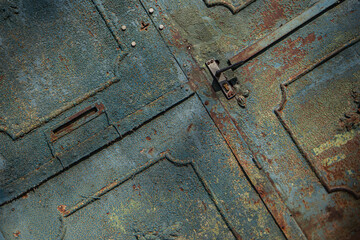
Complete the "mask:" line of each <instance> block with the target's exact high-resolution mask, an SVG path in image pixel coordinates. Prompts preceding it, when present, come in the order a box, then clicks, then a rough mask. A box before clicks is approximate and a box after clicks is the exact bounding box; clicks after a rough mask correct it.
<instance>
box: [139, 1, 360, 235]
mask: <svg viewBox="0 0 360 240" xmlns="http://www.w3.org/2000/svg"><path fill="white" fill-rule="evenodd" d="M143 2H145V3H146V4H145V5H146V7H147V8H149V7H154V6H155V7H156V9H157V11H156V12H155V13H154V14H152V19H153V21H154V23H155V24H156V25H158V24H159V23H162V24H164V25H165V29H164V30H163V31H161V34H162V36H164V38H165V40H166V41H167V43H168V45H169V47H170V49H171V50H172V52H173V54H174V55H175V56H176V57H177V59H178V61H179V63H180V64H182V66H183V69H184V71H186V72H187V73H188V74H189V79H190V81H191V82H192V86H194V89H196V90H197V92H198V94H199V96H200V97H201V99H202V101H203V103H204V105H205V107H206V108H207V109H208V110H209V113H210V115H211V116H212V118H213V119H214V121H215V123H216V124H217V126H218V127H219V129H220V130H221V132H222V133H223V134H224V137H225V139H226V140H227V141H228V144H229V145H230V146H231V147H232V150H233V151H234V153H235V154H237V159H238V161H239V162H240V163H241V166H242V167H243V168H244V171H245V172H246V173H247V174H248V177H249V179H251V181H252V183H253V184H254V186H255V188H256V189H257V191H258V192H259V194H260V196H262V199H263V201H264V202H265V203H266V204H267V207H268V208H269V211H270V212H271V213H272V215H273V216H274V218H275V219H276V220H277V222H278V224H279V225H280V226H281V228H282V229H283V230H284V234H285V235H286V236H287V237H288V238H298V237H299V236H300V235H301V234H300V235H299V232H297V231H296V230H294V228H295V229H296V223H295V224H294V222H293V220H292V217H291V215H288V216H287V215H286V214H287V208H289V210H290V212H291V214H292V216H293V217H295V218H296V222H297V223H298V224H299V225H300V227H301V229H302V230H303V231H304V233H305V235H306V237H308V238H309V239H346V238H354V239H356V236H357V234H358V232H359V227H358V226H359V221H358V218H357V216H358V215H359V202H358V200H356V199H355V198H354V196H353V195H348V194H347V192H338V193H330V192H329V191H327V189H326V186H324V185H322V184H321V182H320V181H319V178H318V177H317V176H316V172H314V168H312V166H311V165H310V164H309V161H308V159H306V157H305V158H304V155H303V154H302V151H301V150H300V149H301V148H299V146H296V145H295V144H294V142H293V138H292V137H291V136H290V135H289V134H288V132H286V131H285V130H284V127H283V125H282V123H281V122H280V121H279V119H278V118H277V116H276V114H275V113H274V110H276V109H278V107H277V106H276V105H277V103H281V99H282V92H281V90H280V86H281V84H282V83H284V82H286V81H287V80H289V79H290V80H291V79H293V78H294V77H296V76H298V75H299V74H301V73H306V72H307V71H308V70H309V69H310V70H311V69H312V68H313V67H314V65H317V63H318V62H319V61H323V60H324V58H325V59H326V58H327V56H328V55H329V54H331V53H332V52H334V51H337V50H338V49H341V48H343V46H344V45H346V44H349V43H350V42H352V41H354V39H356V38H357V37H358V33H359V32H360V31H359V24H358V20H357V19H359V9H360V7H359V3H358V2H357V1H351V0H349V1H345V2H343V3H341V4H340V5H338V6H336V7H334V8H332V9H330V10H329V11H328V12H327V13H324V14H323V15H321V16H319V17H318V18H317V19H312V21H310V22H308V23H307V25H305V26H303V27H302V28H300V29H298V30H297V31H296V32H294V33H292V34H291V35H290V36H289V37H287V38H285V39H283V40H282V41H281V42H279V43H278V44H276V45H275V46H273V47H271V48H269V50H268V51H266V52H264V53H262V54H261V55H259V56H258V57H257V58H255V59H253V60H251V61H250V62H249V63H247V64H245V65H244V66H243V67H242V68H239V69H238V70H237V71H236V73H235V76H237V77H238V79H239V82H240V84H239V85H238V89H239V91H243V90H250V97H249V98H248V102H247V108H245V109H240V108H239V106H238V105H237V104H236V101H235V100H233V101H228V100H225V98H224V96H222V93H218V94H217V97H219V98H220V99H221V100H222V104H223V106H224V107H225V108H222V106H221V105H219V104H218V102H217V101H216V100H214V97H216V96H214V95H213V94H212V93H211V89H209V87H208V85H206V82H205V81H204V80H203V79H202V77H201V74H198V73H195V72H196V71H200V69H197V66H196V64H195V65H193V62H192V59H190V58H189V57H188V56H187V55H186V53H189V54H191V55H192V56H193V57H194V59H195V60H196V62H197V64H199V65H201V66H203V65H202V64H203V63H204V62H205V61H206V60H207V59H211V58H215V59H220V60H222V61H220V62H225V61H226V59H227V58H231V57H232V56H233V55H234V54H236V53H238V52H239V51H240V50H241V49H245V48H246V47H248V46H250V45H251V43H252V42H253V41H254V40H255V41H256V40H257V39H261V38H262V37H264V36H265V35H267V34H269V33H271V31H272V30H275V29H277V28H278V27H279V26H280V25H281V24H283V23H286V21H288V20H290V19H292V18H294V17H296V16H297V15H299V14H300V13H301V12H303V11H305V10H306V8H307V6H308V7H310V6H311V4H312V3H310V2H303V1H301V2H300V1H299V2H295V1H294V2H293V1H289V2H285V1H282V2H279V1H266V2H261V4H263V5H264V6H263V7H261V6H260V3H259V1H256V2H254V3H253V4H251V5H249V6H248V7H247V8H245V9H244V10H242V11H240V12H239V13H237V14H236V15H231V14H229V12H228V11H226V10H223V9H222V8H221V7H213V8H205V7H204V6H203V5H202V4H201V3H198V2H196V3H195V2H189V1H183V2H177V1H157V3H156V4H155V3H153V2H150V1H143ZM256 4H259V5H258V6H257V5H256ZM277 4H279V5H277ZM307 4H308V5H307ZM194 5H196V7H193V6H194ZM275 5H276V6H277V8H274V6H275ZM306 5H307V6H306ZM254 6H257V7H258V8H257V9H259V11H260V12H262V11H263V12H262V13H264V14H255V16H254V15H252V14H251V13H254V10H253V9H252V7H254ZM254 8H255V7H254ZM274 9H276V10H274ZM284 13H287V14H284ZM195 16H196V17H195ZM240 16H241V17H240ZM185 19H194V20H192V21H191V22H189V21H185ZM241 23H244V24H241ZM244 26H246V29H245V27H244ZM248 28H249V29H251V30H252V31H253V32H252V33H253V34H251V33H250V32H248V31H247V29H248ZM235 32H236V35H235ZM235 36H236V37H235ZM243 38H245V39H243ZM236 49H237V50H236ZM350 51H351V50H350ZM352 51H354V50H352ZM346 57H347V56H345V57H343V58H346ZM345 65H346V66H347V67H349V66H351V64H346V63H345ZM192 70H193V71H192ZM230 73H231V72H230ZM326 76H328V75H326ZM355 78H356V79H358V78H357V77H356V76H355ZM208 79H212V77H211V76H210V74H208ZM324 82H326V81H325V80H324ZM328 82H329V84H330V82H331V81H328ZM347 88H349V87H347ZM289 90H291V87H289ZM305 90H307V89H305ZM305 90H304V91H303V92H304V93H302V92H299V93H298V94H299V96H300V93H301V94H305ZM341 91H346V90H341ZM294 94H295V93H294ZM347 96H348V97H349V100H348V101H349V102H348V103H347V104H348V107H347V108H349V105H350V104H354V103H353V99H352V97H351V91H347ZM329 97H332V96H329ZM309 98H310V97H309ZM332 98H333V99H332V100H331V101H330V100H329V101H328V102H325V101H324V103H323V104H324V105H327V107H325V106H323V107H325V108H326V109H328V110H329V111H330V110H331V109H332V108H331V103H332V102H334V101H336V98H335V97H332ZM299 101H300V100H299ZM339 104H340V105H341V104H342V105H341V106H342V107H343V109H342V110H343V113H346V112H347V111H349V110H348V109H346V106H344V104H343V103H337V106H339ZM353 106H355V105H353ZM297 107H298V106H297ZM308 108H310V107H308ZM311 108H313V109H312V110H311V111H315V112H316V111H317V112H319V111H321V110H320V109H321V106H317V105H315V106H314V105H311ZM336 111H339V110H336ZM284 112H286V111H284ZM350 112H351V113H355V112H356V110H350ZM298 113H300V111H299V112H298ZM338 113H339V112H338ZM338 113H335V114H333V113H332V112H331V113H329V112H326V113H325V114H326V115H329V116H332V115H336V118H335V119H332V121H338V122H337V126H339V122H341V123H340V125H341V124H342V125H344V121H345V120H340V117H338V115H339V114H338ZM227 114H229V116H230V117H227ZM287 114H288V115H287V116H292V117H293V118H295V117H296V118H298V117H300V116H295V115H293V114H291V112H287ZM353 116H354V115H351V116H350V118H351V119H354V117H353ZM314 117H315V116H314ZM347 119H349V117H348V118H347ZM319 121H321V120H319ZM347 121H349V120H347ZM354 121H355V120H352V122H350V125H352V126H354V124H353V122H354ZM306 122H307V123H308V124H309V125H310V126H307V127H308V128H311V129H317V128H320V126H321V127H322V129H321V131H326V129H327V130H328V131H329V132H328V133H327V135H326V136H327V138H328V139H329V138H331V137H334V136H335V135H336V133H334V128H333V127H334V126H332V127H331V128H329V126H327V125H325V124H326V122H324V125H320V126H318V125H319V124H316V122H314V121H312V122H309V120H307V121H306ZM345 123H346V122H345ZM232 124H235V127H236V128H234V127H233V126H232ZM303 124H305V123H303ZM303 124H301V125H302V126H303V127H304V125H303ZM299 127H300V126H299ZM235 129H236V130H237V131H238V132H237V133H236V132H234V130H235ZM293 130H296V128H294V129H293ZM297 132H298V131H297ZM302 134H303V133H302ZM331 134H333V135H332V136H331ZM316 137H317V139H319V138H320V137H321V136H316ZM324 137H325V136H324ZM304 139H306V138H304ZM242 141H245V142H247V143H248V144H249V146H250V150H247V149H244V147H243V146H241V145H239V143H241V142H242ZM306 141H307V142H303V143H305V144H307V145H308V146H311V145H310V144H309V143H311V141H309V140H306ZM315 141H318V140H315ZM351 141H352V142H351V143H352V146H353V147H352V148H351V149H352V150H350V151H353V154H355V155H354V156H356V153H357V152H358V147H359V144H358V143H356V141H357V140H356V137H355V139H353V140H351ZM324 142H326V141H324ZM349 144H350V142H349ZM300 147H301V146H300ZM331 151H333V152H335V151H336V150H330V152H331ZM341 151H349V150H346V148H343V149H342V150H341ZM330 152H329V153H330ZM244 153H246V154H244ZM329 153H327V154H329ZM247 154H248V155H247ZM249 156H253V157H254V158H253V161H252V159H251V157H249ZM354 156H349V158H352V157H354ZM323 157H324V158H325V156H323ZM354 159H356V157H354ZM357 164H358V163H354V162H353V163H352V165H351V168H356V166H357ZM257 168H259V169H260V170H259V169H257ZM342 169H343V170H344V168H339V170H340V171H339V174H340V173H341V171H343V170H342ZM357 171H358V170H357ZM261 173H263V174H266V175H267V176H268V180H266V179H265V180H264V178H263V177H262V174H261ZM343 173H344V171H343ZM334 174H336V173H334ZM341 174H342V173H341ZM348 174H351V172H349V173H348ZM354 176H355V175H354ZM354 179H355V180H354V181H356V177H355V178H354ZM344 180H345V179H341V176H340V177H338V180H335V181H340V182H341V181H344ZM267 181H269V182H271V183H272V184H273V185H274V186H275V187H276V192H274V190H273V188H272V187H271V186H269V182H267ZM335 181H334V183H335ZM345 181H346V180H345ZM349 183H353V182H352V180H351V181H349ZM336 184H339V182H338V183H336ZM356 184H358V181H357V182H356ZM328 190H329V189H328ZM279 195H280V198H279ZM282 200H283V202H284V203H285V204H286V206H285V205H281V204H279V203H281V202H282ZM282 214H284V216H286V217H284V216H281V215H282Z"/></svg>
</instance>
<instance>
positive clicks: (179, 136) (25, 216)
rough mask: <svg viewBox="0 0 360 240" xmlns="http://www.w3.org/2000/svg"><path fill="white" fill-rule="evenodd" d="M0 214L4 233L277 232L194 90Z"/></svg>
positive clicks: (208, 235) (270, 235) (206, 235)
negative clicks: (165, 110) (190, 95)
mask: <svg viewBox="0 0 360 240" xmlns="http://www.w3.org/2000/svg"><path fill="white" fill-rule="evenodd" d="M134 143H136V144H134ZM68 213H71V214H68ZM0 216H2V217H1V218H0V230H1V231H2V232H3V233H4V236H5V237H6V238H9V239H12V238H14V235H13V234H14V233H19V236H20V237H22V238H25V239H31V238H37V239H43V238H55V239H58V238H62V239H89V238H113V239H124V238H125V239H144V238H145V239H151V238H155V237H158V238H160V236H163V237H165V238H167V239H171V237H169V235H173V234H175V235H176V237H174V236H172V237H174V238H175V239H176V238H178V239H215V238H216V239H240V238H239V237H237V238H235V236H234V235H236V236H238V235H239V236H241V238H244V239H284V237H283V235H282V233H281V230H280V229H279V227H278V226H277V225H276V223H275V221H274V220H273V218H272V217H271V215H270V214H269V213H268V211H267V209H266V207H265V205H264V204H263V203H262V201H261V199H260V198H259V196H258V194H257V193H256V192H255V190H254V189H253V187H252V186H251V184H250V183H249V181H248V180H247V178H246V176H245V175H244V173H243V172H242V170H241V168H240V166H239V165H238V163H237V161H236V159H235V158H234V156H233V154H232V152H231V150H230V149H229V148H228V147H227V145H226V142H225V141H224V139H223V138H222V135H221V134H220V133H219V131H218V130H217V128H216V127H215V125H214V124H213V122H212V120H211V118H210V117H209V115H208V113H207V112H206V110H205V109H204V108H203V106H202V104H201V102H200V100H199V99H198V98H197V97H196V96H193V97H191V98H189V99H188V100H186V101H185V102H183V103H182V104H180V105H178V106H176V107H174V108H172V109H171V110H169V111H168V112H166V113H165V114H163V115H162V116H159V117H158V118H156V119H154V120H153V121H151V122H150V123H148V124H146V125H144V126H143V127H141V128H139V129H138V130H137V131H135V132H134V133H132V134H130V135H128V136H126V137H125V138H123V139H122V140H121V141H118V142H116V143H114V144H112V145H111V146H109V147H107V148H106V149H103V150H102V151H100V152H98V153H97V154H94V155H93V156H91V157H90V158H88V159H86V160H85V161H82V162H80V163H79V164H77V165H76V166H74V167H72V168H70V169H69V170H68V171H66V172H63V173H62V174H59V175H58V176H56V177H54V178H52V179H50V180H49V181H47V182H46V183H44V184H42V185H41V186H40V187H38V188H36V189H35V190H34V191H32V192H29V193H28V194H27V195H25V196H23V197H22V198H20V199H18V200H15V201H13V202H11V203H8V204H6V205H4V206H2V207H1V208H0Z"/></svg>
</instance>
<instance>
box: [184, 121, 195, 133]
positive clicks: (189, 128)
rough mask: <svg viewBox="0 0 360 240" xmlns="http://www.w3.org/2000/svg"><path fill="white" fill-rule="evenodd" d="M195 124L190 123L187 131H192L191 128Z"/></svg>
mask: <svg viewBox="0 0 360 240" xmlns="http://www.w3.org/2000/svg"><path fill="white" fill-rule="evenodd" d="M193 126H194V124H192V123H191V124H190V125H189V126H188V127H187V129H186V131H188V132H190V130H191V128H192V127H193Z"/></svg>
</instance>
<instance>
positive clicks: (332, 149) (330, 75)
mask: <svg viewBox="0 0 360 240" xmlns="http://www.w3.org/2000/svg"><path fill="white" fill-rule="evenodd" d="M354 42H355V43H354ZM352 44H354V45H352ZM349 45H350V46H351V47H349V48H346V47H343V48H342V49H341V50H340V51H341V52H340V53H339V54H338V55H336V56H334V57H333V58H332V59H330V60H328V61H326V62H325V63H323V64H321V65H320V66H318V67H316V68H315V69H314V70H312V71H310V72H309V73H308V74H306V75H304V76H301V77H300V78H298V79H296V81H295V80H291V81H290V82H288V83H284V84H283V86H282V89H283V91H284V92H283V94H284V98H283V100H282V103H283V104H282V105H281V106H280V108H279V109H278V110H277V111H276V113H277V115H278V116H279V117H280V121H281V122H282V123H283V125H284V127H285V128H286V129H287V131H288V132H289V133H290V135H291V136H292V138H293V139H294V142H295V143H296V144H297V145H298V147H299V148H300V151H301V152H302V153H303V155H304V156H305V157H306V158H307V160H308V161H309V162H310V165H311V166H312V168H313V170H314V171H315V173H316V175H317V176H318V177H319V179H320V181H321V183H322V184H323V185H324V187H325V188H326V189H327V190H328V191H329V192H333V191H341V190H343V191H347V192H349V193H351V194H353V195H354V196H355V197H356V198H359V197H360V161H359V159H360V147H359V146H360V124H359V123H360V121H359V119H360V112H359V100H356V99H355V95H356V94H359V93H357V92H356V89H358V88H359V87H360V58H359V55H358V52H359V51H360V42H359V38H357V39H356V40H354V41H352V42H351V44H347V45H345V46H349ZM336 52H338V51H336ZM336 52H335V54H336Z"/></svg>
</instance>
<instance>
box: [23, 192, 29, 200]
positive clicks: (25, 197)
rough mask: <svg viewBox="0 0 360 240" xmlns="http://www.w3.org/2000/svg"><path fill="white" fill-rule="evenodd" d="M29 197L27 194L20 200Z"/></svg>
mask: <svg viewBox="0 0 360 240" xmlns="http://www.w3.org/2000/svg"><path fill="white" fill-rule="evenodd" d="M28 197H29V194H28V193H26V194H25V195H24V196H22V197H21V198H22V199H27V198H28Z"/></svg>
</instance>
